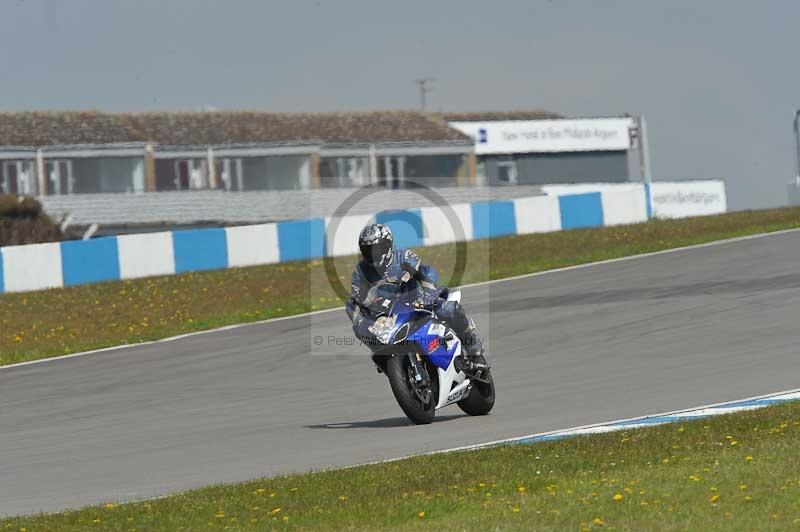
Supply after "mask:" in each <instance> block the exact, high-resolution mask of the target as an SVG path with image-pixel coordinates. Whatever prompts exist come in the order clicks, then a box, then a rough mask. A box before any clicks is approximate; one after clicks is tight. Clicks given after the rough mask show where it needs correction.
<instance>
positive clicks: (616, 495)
mask: <svg viewBox="0 0 800 532" xmlns="http://www.w3.org/2000/svg"><path fill="white" fill-rule="evenodd" d="M614 500H615V501H621V500H622V494H621V493H615V494H614Z"/></svg>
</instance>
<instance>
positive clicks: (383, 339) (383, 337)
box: [369, 316, 397, 344]
mask: <svg viewBox="0 0 800 532" xmlns="http://www.w3.org/2000/svg"><path fill="white" fill-rule="evenodd" d="M396 321H397V316H389V317H386V316H381V317H380V318H378V319H377V320H375V323H373V324H372V325H370V326H369V332H371V333H372V334H374V335H375V338H377V339H378V341H379V342H380V343H382V344H388V343H389V338H390V337H391V336H392V329H394V324H395V322H396Z"/></svg>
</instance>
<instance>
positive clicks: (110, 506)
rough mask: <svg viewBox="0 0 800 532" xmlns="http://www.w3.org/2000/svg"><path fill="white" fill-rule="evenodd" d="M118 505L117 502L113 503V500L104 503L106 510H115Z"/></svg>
mask: <svg viewBox="0 0 800 532" xmlns="http://www.w3.org/2000/svg"><path fill="white" fill-rule="evenodd" d="M116 507H117V505H116V504H114V503H112V502H107V503H106V504H105V505H104V508H105V509H106V510H113V509H114V508H116Z"/></svg>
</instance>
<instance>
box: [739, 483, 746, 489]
mask: <svg viewBox="0 0 800 532" xmlns="http://www.w3.org/2000/svg"><path fill="white" fill-rule="evenodd" d="M739 489H740V490H746V489H747V484H745V483H744V482H742V483H741V484H739Z"/></svg>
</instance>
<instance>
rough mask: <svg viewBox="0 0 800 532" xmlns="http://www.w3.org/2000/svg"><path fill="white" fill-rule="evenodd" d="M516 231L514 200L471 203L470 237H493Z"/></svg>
mask: <svg viewBox="0 0 800 532" xmlns="http://www.w3.org/2000/svg"><path fill="white" fill-rule="evenodd" d="M516 233H517V220H516V217H515V216H514V202H512V201H488V202H480V203H473V204H472V238H474V239H475V240H479V239H481V238H493V237H496V236H504V235H514V234H516Z"/></svg>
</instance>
